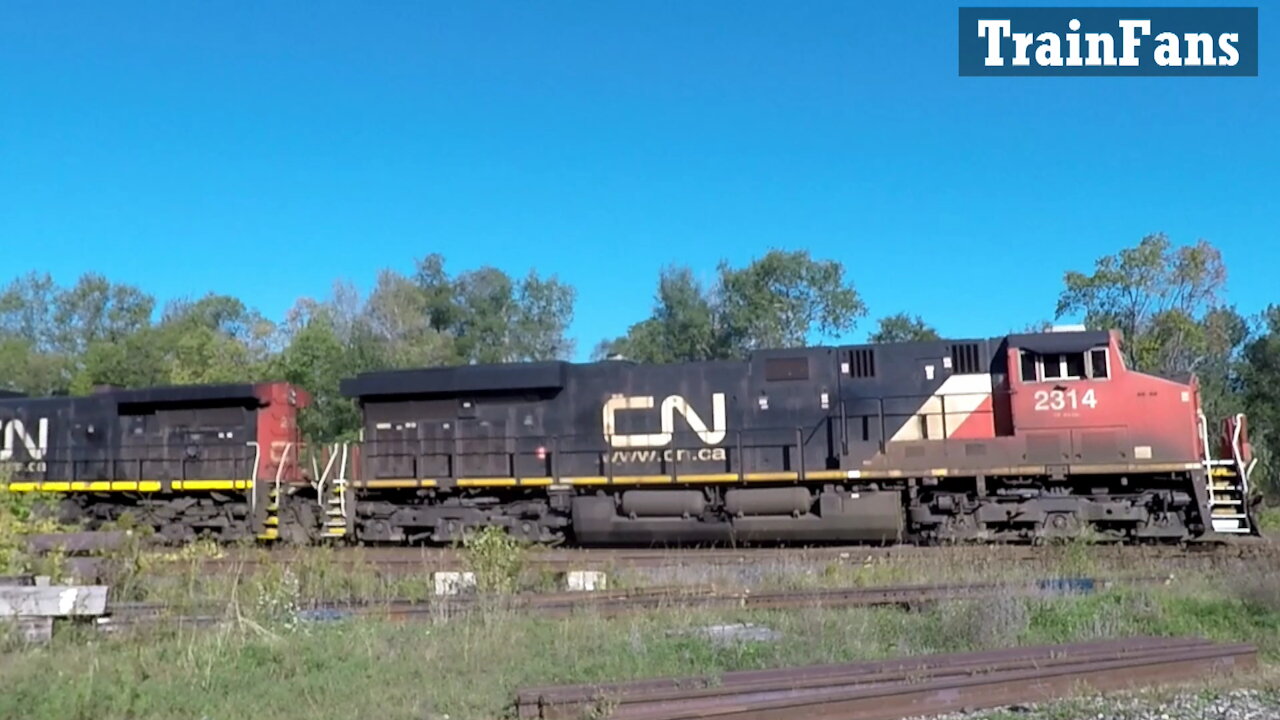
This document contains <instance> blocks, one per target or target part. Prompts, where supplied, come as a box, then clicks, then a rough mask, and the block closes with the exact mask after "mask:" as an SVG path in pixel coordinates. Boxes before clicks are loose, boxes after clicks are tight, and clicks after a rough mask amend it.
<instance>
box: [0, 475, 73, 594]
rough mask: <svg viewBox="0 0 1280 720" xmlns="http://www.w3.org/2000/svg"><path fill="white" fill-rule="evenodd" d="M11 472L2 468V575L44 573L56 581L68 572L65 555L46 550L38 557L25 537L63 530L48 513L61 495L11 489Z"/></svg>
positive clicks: (0, 509) (0, 477)
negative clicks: (44, 553)
mask: <svg viewBox="0 0 1280 720" xmlns="http://www.w3.org/2000/svg"><path fill="white" fill-rule="evenodd" d="M8 477H9V475H8V471H6V470H3V469H0V575H21V574H41V575H49V576H51V577H53V578H54V579H55V580H59V579H61V578H62V577H63V575H64V573H65V571H66V563H65V554H64V553H61V552H52V553H47V554H46V555H44V556H43V557H38V556H35V555H32V554H31V553H29V552H27V546H26V536H28V535H35V534H39V533H51V532H63V531H65V530H67V529H69V528H67V527H66V526H64V525H61V524H60V523H59V522H58V520H57V518H56V517H54V516H53V514H52V513H50V512H49V509H50V508H53V507H56V506H57V502H58V499H59V498H58V497H57V496H56V495H51V494H48V493H26V492H11V491H10V490H9V483H8Z"/></svg>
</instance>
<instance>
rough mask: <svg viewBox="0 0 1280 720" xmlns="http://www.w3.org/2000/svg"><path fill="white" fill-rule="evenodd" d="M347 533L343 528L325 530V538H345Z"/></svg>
mask: <svg viewBox="0 0 1280 720" xmlns="http://www.w3.org/2000/svg"><path fill="white" fill-rule="evenodd" d="M346 535H347V531H346V529H344V528H325V529H324V536H325V537H346Z"/></svg>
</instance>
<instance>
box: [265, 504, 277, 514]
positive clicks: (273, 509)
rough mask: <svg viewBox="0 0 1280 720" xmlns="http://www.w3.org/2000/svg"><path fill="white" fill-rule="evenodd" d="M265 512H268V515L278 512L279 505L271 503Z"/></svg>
mask: <svg viewBox="0 0 1280 720" xmlns="http://www.w3.org/2000/svg"><path fill="white" fill-rule="evenodd" d="M267 512H269V513H273V512H280V504H279V503H271V504H270V505H268V506H267Z"/></svg>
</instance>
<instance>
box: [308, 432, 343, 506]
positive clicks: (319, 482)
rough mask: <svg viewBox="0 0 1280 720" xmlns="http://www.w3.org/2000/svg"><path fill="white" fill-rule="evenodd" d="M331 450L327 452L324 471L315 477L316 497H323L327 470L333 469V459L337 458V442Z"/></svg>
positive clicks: (327, 474) (327, 476)
mask: <svg viewBox="0 0 1280 720" xmlns="http://www.w3.org/2000/svg"><path fill="white" fill-rule="evenodd" d="M331 450H332V452H330V453H329V462H327V463H325V466H324V472H322V473H320V475H319V476H318V477H317V478H316V484H315V485H314V486H313V487H314V489H315V491H316V497H317V498H321V499H323V498H324V485H325V482H326V481H327V480H328V479H329V472H330V471H331V470H333V461H334V460H336V459H338V443H334V444H333V447H332V448H331ZM322 504H323V502H322Z"/></svg>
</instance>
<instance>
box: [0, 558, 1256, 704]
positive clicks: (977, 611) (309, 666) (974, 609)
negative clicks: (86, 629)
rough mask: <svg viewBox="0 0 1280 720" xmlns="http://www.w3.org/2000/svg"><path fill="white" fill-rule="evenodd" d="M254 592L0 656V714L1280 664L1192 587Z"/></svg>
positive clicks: (1246, 608)
mask: <svg viewBox="0 0 1280 720" xmlns="http://www.w3.org/2000/svg"><path fill="white" fill-rule="evenodd" d="M283 577H285V576H282V578H283ZM260 591H261V592H262V593H265V595H266V598H267V602H263V603H259V602H258V596H254V595H250V594H246V595H245V596H244V597H242V598H241V600H240V607H241V609H242V614H241V615H240V616H239V618H238V619H235V620H232V621H230V622H228V623H227V624H225V625H223V626H221V627H218V628H216V629H212V630H210V629H204V630H193V629H183V628H172V627H169V628H164V627H160V628H153V629H151V630H148V631H139V632H137V633H134V634H127V635H122V636H118V637H108V638H91V637H88V636H76V635H75V634H74V633H71V634H67V633H63V634H62V635H63V636H62V637H60V638H58V639H56V641H55V644H54V645H53V646H52V647H51V648H49V649H48V650H45V651H36V652H25V653H22V654H9V655H7V656H4V657H3V659H2V660H0V687H4V692H3V693H0V717H4V718H8V717H15V718H18V717H21V718H29V719H30V720H45V719H50V720H51V719H52V718H60V719H61V718H85V719H86V720H87V719H89V718H92V720H113V719H115V718H137V719H140V720H142V719H150V718H157V719H158V718H165V719H168V718H178V717H181V718H210V720H213V719H215V718H240V717H271V718H278V719H279V720H292V719H294V718H297V719H298V720H302V719H303V718H306V719H307V720H326V719H327V718H350V717H356V716H363V715H366V714H368V713H369V712H370V711H371V710H372V709H375V708H376V710H377V714H378V715H380V716H382V717H386V718H414V719H421V718H443V717H445V716H448V717H449V718H450V719H451V720H468V719H470V718H494V717H501V716H503V714H504V712H505V711H506V708H507V705H508V703H509V702H510V698H511V695H512V692H513V691H514V690H515V689H516V688H518V687H521V686H525V685H532V684H543V683H570V682H592V681H607V680H625V679H632V678H639V677H651V676H658V675H686V674H707V675H715V674H717V673H720V672H724V671H729V670H737V669H749V668H762V667H772V666H778V665H798V664H807V663H820V662H836V661H849V660H855V659H867V658H882V657H889V656H897V655H903V654H908V653H928V652H944V651H957V650H970V649H979V648H991V647H1001V646H1007V645H1011V644H1034V643H1041V642H1067V641H1075V640H1084V639H1089V638H1097V637H1113V636H1123V635H1134V634H1157V635H1181V634H1196V635H1204V636H1207V637H1210V638H1215V639H1220V640H1247V641H1253V642H1257V643H1259V644H1260V645H1261V647H1262V651H1263V654H1264V658H1266V659H1268V660H1270V661H1274V660H1277V659H1280V639H1278V638H1280V608H1276V607H1274V606H1267V605H1266V604H1262V603H1256V602H1252V601H1249V600H1247V599H1243V598H1240V597H1235V596H1233V595H1231V594H1229V593H1228V594H1221V593H1215V592H1214V591H1213V590H1212V589H1211V588H1209V589H1205V588H1203V587H1201V586H1198V585H1189V586H1186V587H1182V586H1177V587H1171V588H1158V589H1146V590H1130V591H1108V592H1105V593H1099V594H1096V595H1089V596H1082V597H1057V598H1040V599H1019V598H1014V597H1007V598H1002V599H999V600H997V601H981V602H965V601H957V602H952V603H941V604H938V605H936V606H933V607H931V608H927V609H923V610H916V611H910V612H908V611H902V610H898V609H893V608H873V609H869V608H864V609H844V610H824V609H818V608H810V609H807V610H797V611H743V610H725V611H707V610H698V609H680V610H668V611H658V612H652V613H646V614H638V615H627V616H622V617H604V616H600V615H598V614H595V613H592V612H590V611H583V612H581V613H579V614H577V615H576V616H575V617H573V618H560V619H553V618H543V617H537V616H532V615H522V614H513V613H510V612H505V611H501V610H490V611H486V612H484V613H481V614H478V615H474V616H467V617H463V618H459V619H454V620H451V621H449V622H447V623H445V622H434V623H433V622H421V623H414V624H397V623H392V622H385V621H377V620H345V621H336V622H310V623H309V622H299V621H298V620H297V617H296V616H294V615H291V614H290V613H289V612H288V611H287V608H288V601H289V598H291V597H292V593H293V592H294V591H295V590H294V586H292V585H289V584H288V581H287V580H282V581H281V582H280V583H279V584H277V585H275V586H269V585H263V586H261V587H260ZM273 592H274V593H279V594H278V595H273V594H272V593H273ZM246 593H247V590H246ZM278 601H282V602H278ZM282 609H283V610H284V611H283V612H281V610H282ZM732 622H745V623H755V624H759V625H764V626H767V627H769V628H771V629H773V630H775V631H776V632H777V633H779V637H778V639H776V640H773V641H768V642H749V641H727V642H726V641H717V640H714V639H711V638H709V637H707V636H706V635H705V634H701V633H698V632H696V630H697V629H698V628H701V627H704V626H706V625H710V624H721V623H732Z"/></svg>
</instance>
